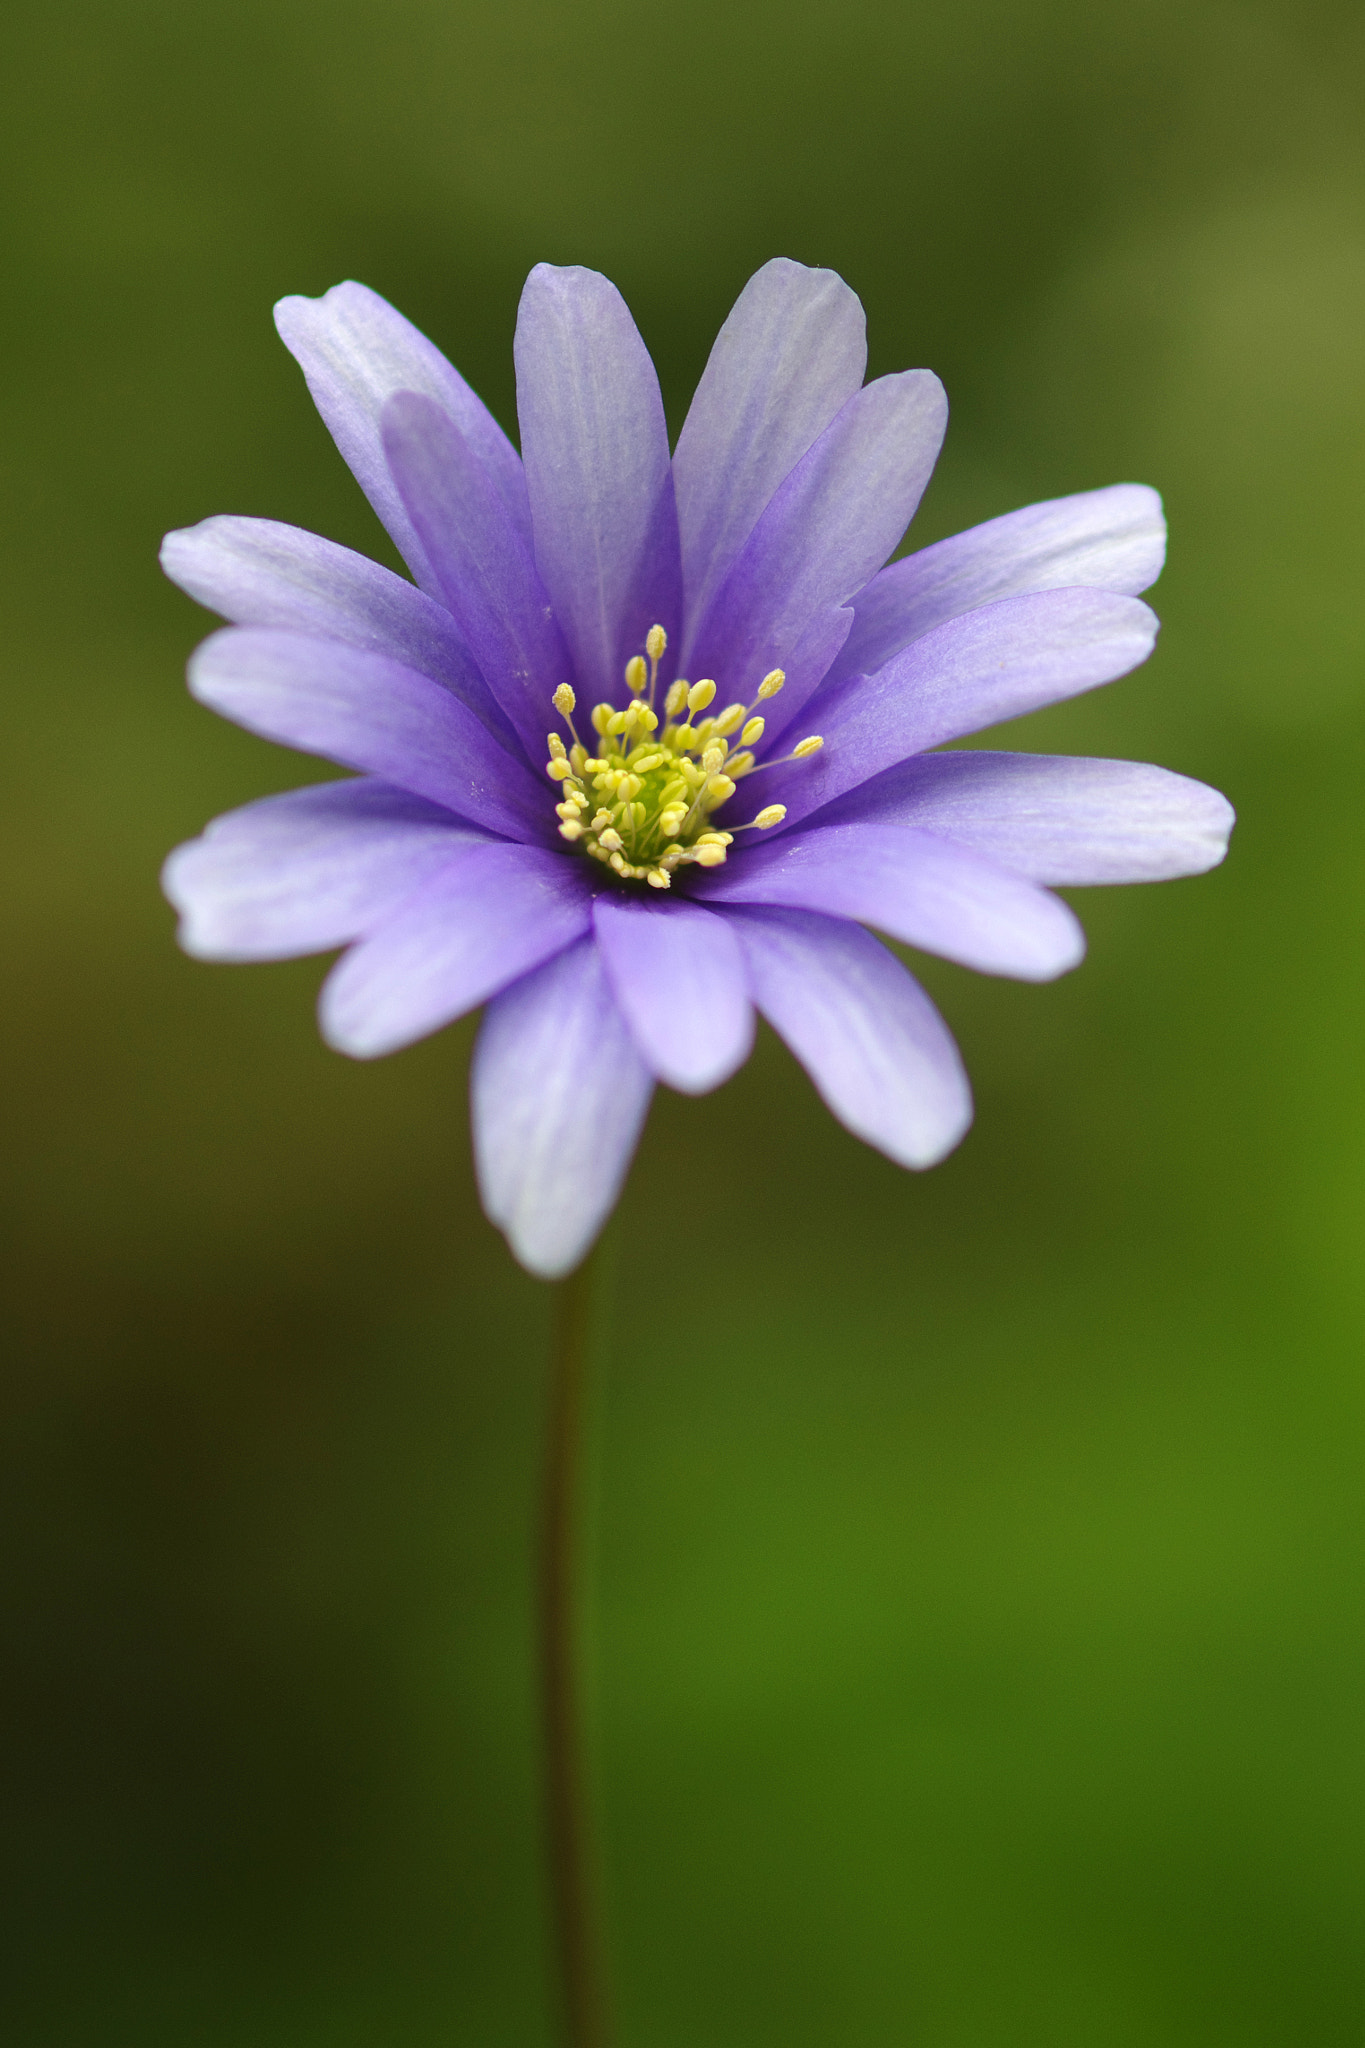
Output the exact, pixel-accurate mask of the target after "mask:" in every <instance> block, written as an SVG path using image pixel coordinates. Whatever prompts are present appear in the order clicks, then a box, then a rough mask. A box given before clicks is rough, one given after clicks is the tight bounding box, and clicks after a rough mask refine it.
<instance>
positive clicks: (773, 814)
mask: <svg viewBox="0 0 1365 2048" xmlns="http://www.w3.org/2000/svg"><path fill="white" fill-rule="evenodd" d="M786 815H787V806H786V805H785V804H765V805H764V807H763V809H762V810H761V811H760V812H759V814H758V816H757V817H756V818H755V819H754V823H755V825H757V827H758V829H759V831H760V832H767V831H770V830H771V828H772V827H773V826H774V825H780V824H781V823H782V820H783V819H784V818H785V817H786Z"/></svg>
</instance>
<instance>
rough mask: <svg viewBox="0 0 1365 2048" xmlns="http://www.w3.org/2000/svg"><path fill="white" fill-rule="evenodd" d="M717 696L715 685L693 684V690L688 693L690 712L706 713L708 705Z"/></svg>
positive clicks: (709, 683) (708, 683)
mask: <svg viewBox="0 0 1365 2048" xmlns="http://www.w3.org/2000/svg"><path fill="white" fill-rule="evenodd" d="M715 694H716V686H715V684H714V683H711V682H702V683H693V685H692V687H691V689H690V690H689V691H688V693H687V708H688V710H689V711H705V709H706V707H707V705H708V704H709V703H710V702H711V699H712V698H713V697H714V696H715Z"/></svg>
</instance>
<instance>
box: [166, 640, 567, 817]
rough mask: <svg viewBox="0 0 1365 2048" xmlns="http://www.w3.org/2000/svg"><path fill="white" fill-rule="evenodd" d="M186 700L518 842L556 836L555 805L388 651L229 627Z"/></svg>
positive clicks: (195, 673)
mask: <svg viewBox="0 0 1365 2048" xmlns="http://www.w3.org/2000/svg"><path fill="white" fill-rule="evenodd" d="M189 679H190V690H191V693H192V694H193V695H194V696H195V697H197V698H198V699H199V701H200V703H201V704H207V705H209V706H210V707H211V708H212V709H213V710H214V711H219V712H221V713H222V714H223V716H224V717H225V718H231V719H234V720H235V721H236V723H237V724H238V725H244V726H245V727H246V728H247V730H248V731H249V732H257V733H260V734H261V735H262V736H263V737H264V738H265V739H268V740H277V741H278V742H279V743H280V744H281V745H282V746H286V747H298V748H299V749H300V750H301V751H302V752H304V753H307V754H321V755H322V756H323V757H324V758H325V759H327V760H329V761H337V762H339V763H340V764H341V766H342V767H343V768H359V769H362V770H364V771H365V772H366V773H367V774H371V775H381V776H383V778H384V779H385V781H387V782H396V783H397V784H398V786H399V788H400V789H409V790H411V791H412V792H413V794H414V795H415V796H424V797H428V798H430V800H431V801H432V802H433V803H438V804H444V805H445V806H446V807H447V808H448V809H449V810H452V811H455V812H457V813H458V815H459V816H460V817H462V818H467V819H469V820H470V822H471V823H473V824H475V825H484V826H486V827H487V828H488V830H489V831H490V832H500V833H504V834H506V835H507V836H508V837H509V838H512V839H528V838H529V839H541V840H544V839H546V838H548V836H549V829H550V825H551V824H552V823H553V816H554V811H553V805H552V804H551V803H549V802H548V801H547V795H548V784H547V785H545V787H544V788H543V789H542V786H541V784H540V783H539V782H538V781H537V780H536V778H535V777H534V776H533V775H532V774H531V772H530V770H529V769H527V768H524V767H523V766H522V765H521V763H520V762H519V761H515V760H513V759H512V757H511V755H510V754H507V753H505V752H504V751H503V749H502V748H501V747H500V746H499V745H498V743H497V742H496V740H494V739H493V738H492V736H491V735H490V734H489V733H488V732H487V730H486V729H485V728H484V727H483V726H482V725H480V723H479V721H478V720H477V719H476V718H475V717H474V715H473V713H472V712H470V711H467V710H466V709H465V707H464V705H463V704H461V703H460V702H459V700H458V699H457V698H455V697H452V696H451V694H450V692H449V690H443V689H442V688H441V686H440V685H439V683H433V682H432V680H431V678H430V677H429V676H419V675H418V674H417V673H416V671H415V670H414V669H410V668H404V667H402V666H401V664H400V663H398V662H396V661H390V660H389V659H388V658H387V656H385V655H382V654H367V653H365V652H363V651H362V650H361V649H360V648H358V647H342V646H341V645H339V644H338V642H336V641H335V640H313V639H309V638H307V637H305V635H303V634H302V633H277V632H271V631H268V630H266V629H264V628H257V627H254V626H229V627H226V628H225V629H224V630H223V631H222V632H221V633H214V634H213V635H211V637H210V638H209V639H207V640H205V641H204V643H203V645H202V646H201V647H198V648H196V650H195V652H194V654H193V655H192V656H191V657H190V667H189Z"/></svg>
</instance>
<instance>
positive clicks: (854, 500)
mask: <svg viewBox="0 0 1365 2048" xmlns="http://www.w3.org/2000/svg"><path fill="white" fill-rule="evenodd" d="M947 418H948V405H947V400H946V399H945V398H944V395H943V386H942V385H941V384H940V383H939V381H938V378H937V377H935V376H934V375H933V373H932V372H931V371H929V370H905V371H903V372H902V373H901V374H900V375H899V376H895V377H880V378H878V379H877V381H876V382H875V383H873V384H867V385H865V386H864V387H863V389H862V390H861V391H859V392H858V393H857V394H856V395H855V396H854V397H853V398H850V399H849V401H848V403H847V405H845V406H844V407H843V409H842V411H841V412H840V413H839V415H838V417H837V419H835V421H834V423H833V424H832V425H831V426H829V427H827V428H826V429H825V431H824V433H823V434H822V435H821V436H820V438H819V440H818V441H817V442H816V443H815V445H814V446H813V447H812V448H811V449H810V450H809V451H808V452H807V453H806V454H805V455H804V456H803V457H802V459H801V461H800V462H799V463H798V464H797V465H796V468H795V469H794V470H793V471H792V472H791V475H790V476H789V477H788V478H787V480H786V482H785V483H784V484H782V486H781V487H780V489H779V490H778V491H777V493H776V495H775V496H774V497H773V499H772V500H771V502H770V504H769V505H768V508H767V510H766V511H765V512H764V514H763V516H762V518H761V519H760V520H759V522H758V524H757V526H756V527H755V528H754V530H753V532H752V534H751V535H750V536H749V539H748V541H747V543H746V545H745V547H744V549H743V552H742V553H741V554H740V556H739V558H738V560H737V561H736V563H735V565H734V568H733V569H732V570H731V571H730V574H729V576H728V577H727V578H726V580H725V583H724V585H723V586H722V588H721V590H720V591H719V592H718V593H717V596H716V598H715V600H714V602H713V603H712V605H711V608H710V610H709V612H708V614H707V616H706V619H705V621H704V622H703V624H702V626H701V628H700V630H699V632H698V634H697V637H696V640H695V643H694V644H693V645H692V646H691V647H690V648H689V649H687V650H685V651H684V655H683V665H684V667H685V668H686V671H687V673H688V674H689V675H690V676H691V677H692V678H693V679H694V680H696V679H697V678H699V677H702V676H713V677H714V678H715V679H716V681H717V682H718V683H719V685H720V687H721V690H722V691H723V693H724V694H725V695H726V696H727V697H728V696H734V697H739V696H747V695H748V694H749V693H750V691H751V689H752V688H753V687H755V686H756V685H757V684H758V683H759V682H760V681H761V680H762V678H763V676H764V675H765V674H766V673H767V671H768V670H769V669H771V668H785V666H786V662H787V656H788V655H789V654H790V653H791V652H792V649H793V648H794V647H795V646H796V644H797V642H798V640H799V639H800V637H801V635H802V633H803V632H804V631H805V628H806V625H807V623H808V621H809V620H810V618H811V617H812V615H813V614H814V613H815V612H817V611H822V610H824V609H825V607H827V606H829V605H837V604H842V603H843V602H844V601H845V600H846V599H848V598H849V597H851V596H852V595H853V594H854V592H855V591H858V590H861V589H862V587H863V585H864V584H865V583H866V582H867V580H868V578H869V577H870V576H871V575H872V574H873V573H874V571H875V570H877V569H878V568H879V567H880V566H881V564H882V563H883V562H884V561H885V560H886V558H887V556H888V555H889V554H890V553H891V551H892V549H893V548H894V547H895V546H896V545H897V543H898V542H899V540H900V538H901V535H902V534H903V533H904V532H905V529H906V527H907V526H908V525H909V523H910V521H911V519H912V518H913V516H914V512H915V507H916V506H917V505H918V503H919V501H920V497H921V495H922V493H923V491H924V487H925V485H926V484H927V483H928V481H929V474H930V471H931V470H932V469H933V466H934V462H935V460H936V458H937V456H938V451H939V445H940V443H941V442H942V440H943V430H944V427H945V425H946V424H947Z"/></svg>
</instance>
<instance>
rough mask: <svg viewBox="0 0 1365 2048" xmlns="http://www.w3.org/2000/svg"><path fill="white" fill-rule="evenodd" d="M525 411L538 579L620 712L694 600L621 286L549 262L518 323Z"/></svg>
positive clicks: (579, 661)
mask: <svg viewBox="0 0 1365 2048" xmlns="http://www.w3.org/2000/svg"><path fill="white" fill-rule="evenodd" d="M515 353H516V364H517V412H518V415H519V417H520V420H521V445H522V452H523V455H524V458H525V463H526V482H527V486H528V489H529V491H530V495H531V517H532V523H533V526H534V530H535V560H536V566H537V568H538V569H539V571H540V574H541V577H542V579H543V580H544V584H545V588H546V589H547V590H548V591H549V593H550V601H551V603H552V604H553V605H554V608H555V615H556V617H557V618H558V620H559V623H560V626H561V628H562V629H563V632H564V637H565V639H566V640H567V642H568V644H569V651H570V653H571V654H572V656H573V660H574V672H575V676H576V679H577V681H578V683H579V685H580V687H581V688H582V689H583V690H584V691H585V692H587V693H589V694H590V695H592V696H595V697H599V698H601V697H608V698H612V699H613V700H614V699H615V697H616V696H617V695H618V694H619V693H620V689H621V678H622V673H623V670H624V668H625V664H626V662H627V661H628V660H629V659H630V658H631V656H632V655H635V654H639V653H640V652H641V651H642V650H643V647H644V642H645V635H646V633H647V632H648V631H649V628H650V627H651V626H652V625H654V624H656V623H657V624H659V625H661V626H663V627H664V628H665V629H666V630H667V632H668V634H669V636H670V638H671V639H676V637H677V634H678V629H679V624H680V618H681V610H682V601H681V587H682V568H681V563H680V559H679V554H678V522H677V513H676V511H675V508H674V503H673V479H672V474H671V472H670V468H669V461H668V430H667V428H666V426H665V424H664V409H663V401H662V399H661V398H660V396H659V380H658V378H657V377H656V376H655V374H654V365H653V363H651V361H650V359H649V354H648V352H647V350H646V348H645V345H644V343H643V342H642V341H641V339H640V337H639V335H638V333H637V332H636V329H635V323H634V321H633V320H632V319H631V317H630V314H629V312H628V311H627V309H626V303H625V300H624V299H623V298H622V297H621V294H620V293H619V292H618V291H617V289H616V287H615V285H613V284H609V283H608V282H607V280H606V278H605V277H600V276H599V275H598V273H597V272H596V271H595V270H581V269H577V268H571V269H565V270H557V269H555V268H554V267H553V266H552V265H550V264H548V263H538V264H537V265H536V267H535V269H534V270H533V271H532V272H531V275H530V276H529V277H528V278H527V280H526V289H525V291H524V292H523V293H522V295H521V310H520V312H519V313H518V315H517V336H516V348H515Z"/></svg>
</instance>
